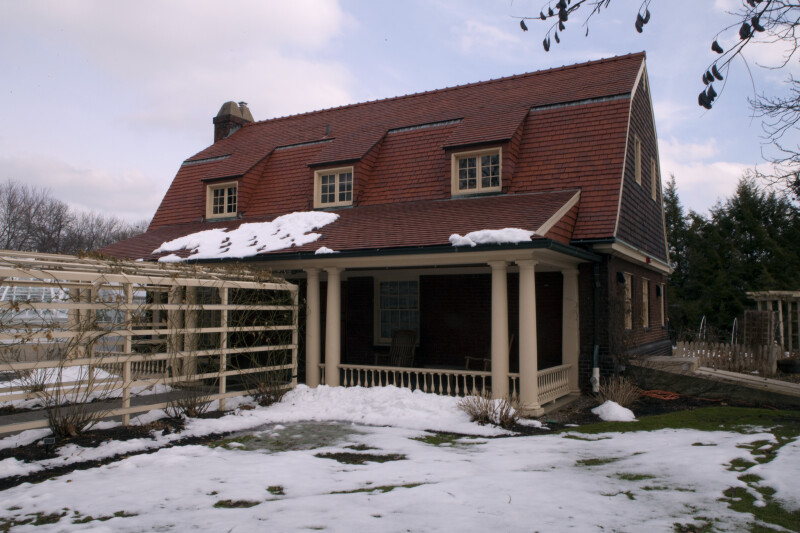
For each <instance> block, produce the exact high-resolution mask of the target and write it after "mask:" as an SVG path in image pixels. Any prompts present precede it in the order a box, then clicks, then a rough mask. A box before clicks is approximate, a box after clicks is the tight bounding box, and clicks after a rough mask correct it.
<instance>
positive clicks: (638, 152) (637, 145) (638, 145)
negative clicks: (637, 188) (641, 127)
mask: <svg viewBox="0 0 800 533" xmlns="http://www.w3.org/2000/svg"><path fill="white" fill-rule="evenodd" d="M633 154H634V156H633V157H634V161H633V164H634V169H635V170H634V172H635V173H636V183H638V184H639V185H641V184H642V141H640V140H639V137H638V136H636V135H634V136H633Z"/></svg>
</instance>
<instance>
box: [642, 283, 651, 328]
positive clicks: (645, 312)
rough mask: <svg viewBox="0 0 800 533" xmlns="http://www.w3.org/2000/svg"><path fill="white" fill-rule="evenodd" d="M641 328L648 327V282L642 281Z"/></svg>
mask: <svg viewBox="0 0 800 533" xmlns="http://www.w3.org/2000/svg"><path fill="white" fill-rule="evenodd" d="M642 327H643V328H649V327H650V281H649V280H646V279H643V280H642Z"/></svg>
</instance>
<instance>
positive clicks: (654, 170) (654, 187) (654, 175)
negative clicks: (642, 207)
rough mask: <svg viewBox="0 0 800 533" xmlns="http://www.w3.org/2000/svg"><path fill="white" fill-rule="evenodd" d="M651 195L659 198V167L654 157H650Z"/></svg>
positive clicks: (656, 198)
mask: <svg viewBox="0 0 800 533" xmlns="http://www.w3.org/2000/svg"><path fill="white" fill-rule="evenodd" d="M650 196H651V197H652V198H653V200H658V167H657V165H656V159H655V158H654V157H652V158H650Z"/></svg>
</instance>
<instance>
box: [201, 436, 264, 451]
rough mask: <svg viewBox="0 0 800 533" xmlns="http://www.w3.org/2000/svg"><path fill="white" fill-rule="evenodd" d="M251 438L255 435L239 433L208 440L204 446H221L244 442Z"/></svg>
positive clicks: (251, 439) (249, 440)
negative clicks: (234, 435)
mask: <svg viewBox="0 0 800 533" xmlns="http://www.w3.org/2000/svg"><path fill="white" fill-rule="evenodd" d="M253 440H255V437H253V436H252V435H239V436H238V437H230V438H227V439H220V440H215V441H214V442H209V443H208V444H206V446H208V447H209V448H222V447H227V446H229V445H230V444H231V443H238V444H245V443H247V442H251V441H253Z"/></svg>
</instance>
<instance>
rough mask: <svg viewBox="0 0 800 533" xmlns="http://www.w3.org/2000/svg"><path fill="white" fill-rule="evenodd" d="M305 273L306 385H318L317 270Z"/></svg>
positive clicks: (318, 308) (318, 323)
mask: <svg viewBox="0 0 800 533" xmlns="http://www.w3.org/2000/svg"><path fill="white" fill-rule="evenodd" d="M305 271H306V279H307V284H306V385H308V386H309V387H316V386H317V385H319V360H320V357H319V356H320V350H319V347H320V340H321V339H320V334H319V329H320V310H321V309H320V300H319V269H318V268H307V269H305Z"/></svg>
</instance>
